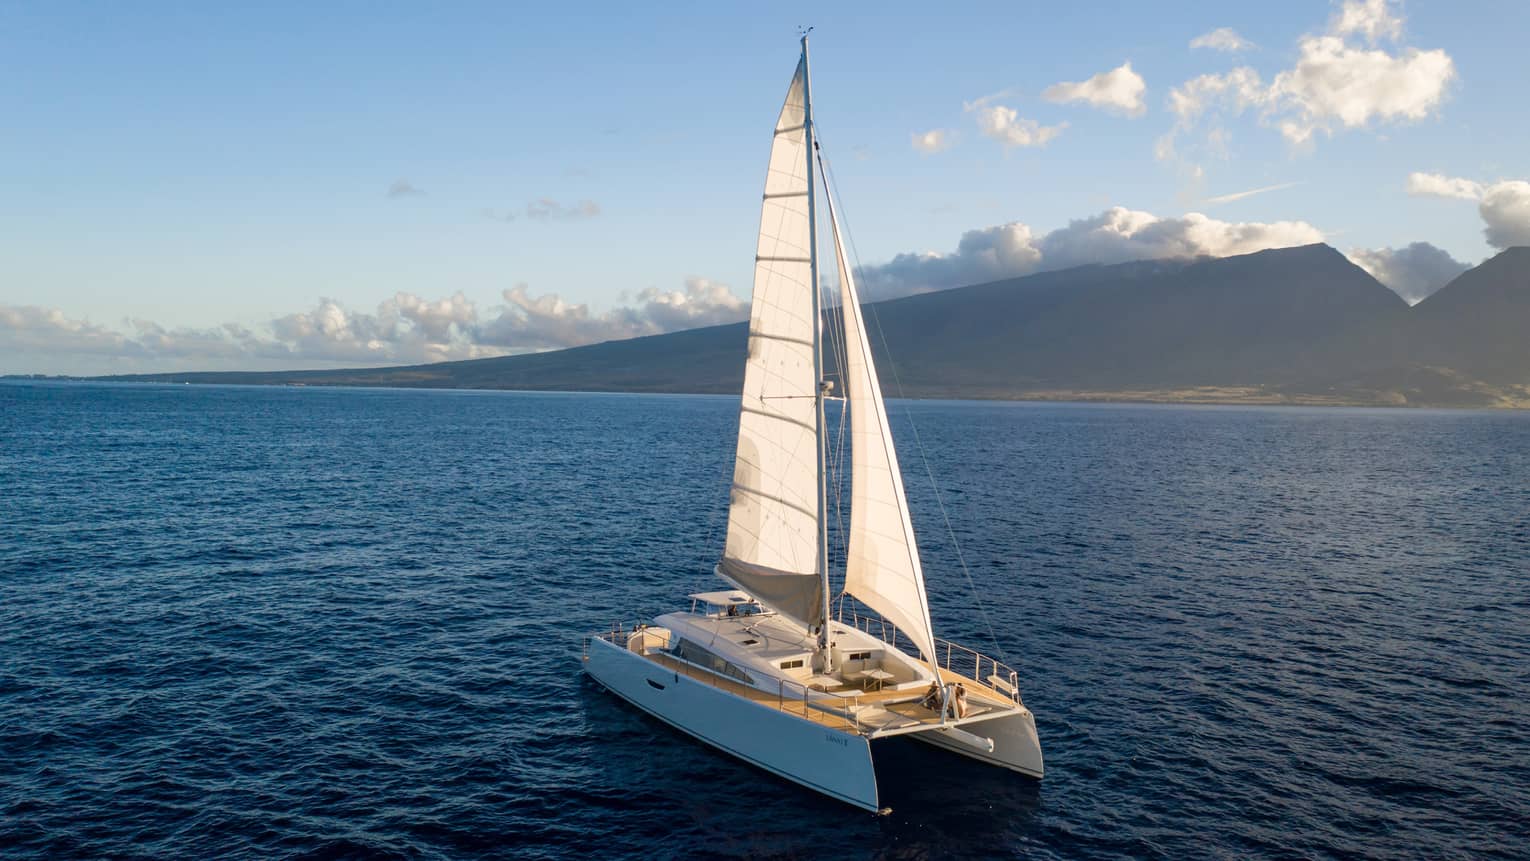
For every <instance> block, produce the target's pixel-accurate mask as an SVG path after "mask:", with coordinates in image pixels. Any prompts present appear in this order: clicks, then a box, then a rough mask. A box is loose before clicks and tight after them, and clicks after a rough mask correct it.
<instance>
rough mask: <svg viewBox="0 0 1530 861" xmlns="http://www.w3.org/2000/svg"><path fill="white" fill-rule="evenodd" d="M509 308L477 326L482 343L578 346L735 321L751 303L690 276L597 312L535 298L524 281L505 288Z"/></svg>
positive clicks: (551, 295)
mask: <svg viewBox="0 0 1530 861" xmlns="http://www.w3.org/2000/svg"><path fill="white" fill-rule="evenodd" d="M503 295H504V299H505V302H506V305H505V307H504V308H503V309H502V310H501V312H500V314H499V316H498V317H496V318H495V319H493V320H490V321H488V322H486V323H485V324H484V325H483V326H481V327H480V328H479V329H478V332H477V335H478V339H479V341H480V342H481V343H484V344H489V345H495V346H502V347H506V348H511V349H515V350H527V349H533V350H546V349H557V348H562V347H577V346H581V345H584V344H594V343H599V342H601V341H616V340H621V339H623V338H636V337H638V336H641V335H657V334H661V333H663V332H672V331H676V330H679V329H693V328H697V327H699V326H713V325H717V324H720V323H733V322H737V321H739V320H742V319H744V318H746V317H748V316H749V306H748V305H747V304H746V303H745V302H744V300H742V299H740V298H738V297H737V296H735V295H733V292H732V291H731V290H729V289H728V287H727V286H726V285H723V284H719V283H717V282H715V281H711V280H708V279H706V278H694V277H693V278H688V279H686V282H685V289H684V290H670V291H664V290H659V289H657V288H654V287H649V288H647V289H644V290H643V291H641V292H639V293H638V295H637V303H636V304H634V305H623V306H619V307H616V308H613V309H611V310H609V311H604V312H597V311H594V310H592V309H591V308H590V306H589V305H587V304H584V303H573V302H568V301H565V300H564V299H563V298H562V297H560V296H558V295H557V294H556V293H546V294H543V295H541V296H532V295H531V293H530V289H529V288H528V287H527V285H525V284H517V285H515V286H514V287H511V288H510V289H509V290H506V291H504V294H503Z"/></svg>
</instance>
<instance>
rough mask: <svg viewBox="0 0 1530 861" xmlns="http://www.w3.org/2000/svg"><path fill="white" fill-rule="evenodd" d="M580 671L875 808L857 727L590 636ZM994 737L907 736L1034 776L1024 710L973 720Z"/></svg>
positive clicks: (784, 771)
mask: <svg viewBox="0 0 1530 861" xmlns="http://www.w3.org/2000/svg"><path fill="white" fill-rule="evenodd" d="M585 672H587V673H589V674H590V676H591V678H593V679H595V680H596V681H597V682H600V683H601V684H602V685H604V686H605V687H606V688H608V689H609V690H611V691H612V692H613V693H615V694H617V695H618V696H620V697H621V698H622V699H625V700H627V701H628V702H630V703H632V704H633V705H635V706H637V707H638V708H640V709H642V710H643V711H646V712H648V713H649V714H651V715H653V716H654V717H656V718H658V719H659V720H662V721H664V722H665V723H667V724H669V725H670V726H672V727H674V728H675V729H678V730H680V731H681V732H684V733H686V734H687V735H690V736H692V737H694V738H697V739H700V740H701V741H704V742H706V743H707V744H710V745H712V746H713V747H716V748H718V749H719V750H722V751H725V752H727V753H731V754H733V755H734V756H736V757H738V758H739V759H742V760H744V761H746V762H749V763H751V764H753V765H757V766H759V767H760V768H763V769H765V770H766V771H769V772H771V773H773V774H776V775H778V776H780V777H783V778H785V779H787V780H790V781H792V782H793V783H798V784H801V785H802V786H806V787H808V788H809V789H813V790H816V791H818V792H821V793H823V794H825V795H829V796H832V797H834V798H837V799H839V800H841V801H844V802H846V803H847V804H853V805H855V806H856V807H859V808H862V809H864V810H870V811H873V812H876V811H878V810H880V806H879V804H878V799H877V778H876V770H875V768H874V767H873V764H872V759H871V742H870V740H869V739H867V738H866V737H865V736H862V735H860V734H858V733H851V732H843V731H840V730H836V729H832V728H830V727H827V726H824V725H822V724H816V723H813V722H812V721H811V720H807V719H805V718H803V717H801V716H800V715H794V714H792V713H790V712H785V711H781V710H778V709H774V708H768V707H762V706H760V705H759V704H757V703H754V702H751V701H749V700H748V699H745V698H743V697H740V696H736V695H734V694H732V693H729V692H728V691H725V690H722V689H720V688H717V687H714V686H712V685H710V684H707V683H706V682H704V681H699V680H697V679H693V678H690V677H688V676H685V675H681V674H679V673H676V672H674V671H672V670H670V669H668V668H666V667H664V666H662V665H660V664H657V663H655V662H654V661H651V660H649V659H647V658H645V657H643V656H641V655H639V654H637V653H635V652H632V651H629V650H627V649H624V648H622V647H620V646H617V645H613V644H612V643H610V642H608V641H606V640H604V639H602V638H599V637H595V638H591V640H590V646H589V653H588V655H586V657H585ZM977 726H979V727H981V729H980V730H979V731H980V732H981V733H982V734H983V735H985V736H989V737H991V738H992V741H993V748H992V750H991V751H983V750H978V749H974V748H973V747H972V746H971V745H968V744H964V743H962V742H961V741H959V740H957V739H956V738H954V737H952V736H949V735H948V734H946V733H944V732H941V731H939V730H932V731H927V732H919V733H914V734H912V736H913V738H915V739H917V740H919V741H923V742H926V743H928V744H932V745H935V746H936V747H941V748H945V749H947V750H950V751H952V752H953V753H958V754H961V755H962V756H966V757H968V758H971V759H976V760H979V761H982V762H986V763H989V764H991V765H997V766H999V767H1001V768H1006V769H1009V770H1011V771H1017V772H1020V773H1021V774H1026V775H1029V776H1031V777H1037V778H1039V777H1041V775H1042V761H1041V745H1040V743H1039V741H1038V739H1037V737H1036V724H1035V720H1034V719H1033V718H1032V716H1031V714H1030V713H1029V712H1025V713H1023V714H1019V715H1015V716H1013V717H1008V718H1000V719H996V720H991V721H985V722H983V723H982V724H979V725H977Z"/></svg>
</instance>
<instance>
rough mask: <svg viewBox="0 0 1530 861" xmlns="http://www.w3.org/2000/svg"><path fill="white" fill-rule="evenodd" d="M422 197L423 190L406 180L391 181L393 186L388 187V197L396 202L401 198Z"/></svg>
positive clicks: (423, 194)
mask: <svg viewBox="0 0 1530 861" xmlns="http://www.w3.org/2000/svg"><path fill="white" fill-rule="evenodd" d="M424 196H425V190H424V189H423V188H418V187H416V186H415V185H414V184H413V183H411V182H410V181H409V180H407V179H395V180H394V181H393V184H392V185H390V186H388V197H389V198H391V199H393V200H397V199H399V198H401V197H424Z"/></svg>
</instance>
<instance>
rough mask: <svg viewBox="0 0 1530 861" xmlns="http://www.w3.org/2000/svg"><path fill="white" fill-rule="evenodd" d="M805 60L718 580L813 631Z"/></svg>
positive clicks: (814, 479) (780, 175) (754, 326)
mask: <svg viewBox="0 0 1530 861" xmlns="http://www.w3.org/2000/svg"><path fill="white" fill-rule="evenodd" d="M806 88H807V58H806V54H805V53H804V56H803V59H802V60H801V61H800V62H798V64H797V73H796V75H795V76H794V77H793V78H792V83H791V86H790V87H789V88H788V89H787V91H786V103H785V105H784V106H783V107H782V108H781V115H780V117H779V118H778V119H777V120H776V128H775V137H774V142H773V143H772V144H771V149H770V169H769V172H768V173H767V174H766V178H765V199H764V204H763V205H762V206H761V209H760V238H759V244H758V246H757V249H756V252H755V264H754V298H753V301H752V304H751V307H750V312H749V354H748V358H747V360H746V362H745V366H744V396H743V404H742V407H741V409H740V413H739V428H738V456H737V459H736V460H735V462H734V471H733V490H732V493H731V495H730V498H729V504H728V537H727V543H726V545H725V547H724V550H723V558H722V562H721V564H720V565H719V566H718V572H719V573H720V574H721V575H722V576H723V577H725V578H727V579H728V580H730V581H732V582H733V583H734V584H735V585H737V586H738V587H739V588H741V589H744V590H745V591H747V592H749V593H751V594H752V595H754V596H755V597H756V598H758V599H760V600H761V601H763V602H764V603H766V604H768V605H770V606H772V607H774V608H775V609H777V610H779V611H780V612H782V613H785V614H786V615H788V616H791V617H793V618H795V619H797V620H798V621H800V622H802V623H804V624H807V625H817V624H818V623H819V622H820V621H822V618H823V598H822V594H823V591H822V581H821V579H820V575H819V560H820V555H821V552H822V545H821V544H820V526H819V478H818V472H819V436H818V407H817V400H816V398H817V394H818V392H817V387H818V366H817V340H816V338H817V330H818V320H817V312H816V309H817V302H816V296H815V291H816V290H817V285H816V284H815V283H814V277H813V276H814V272H813V263H812V255H813V248H812V244H813V239H812V236H813V230H812V219H811V211H812V208H811V202H810V196H809V195H810V185H811V182H812V174H811V172H810V171H811V167H810V163H809V161H808V158H809V155H808V153H809V151H810V148H811V141H812V136H811V131H812V130H811V128H810V127H809V124H808V122H807V91H806Z"/></svg>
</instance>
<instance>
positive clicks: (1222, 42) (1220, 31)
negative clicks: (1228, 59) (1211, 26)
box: [1190, 27, 1254, 54]
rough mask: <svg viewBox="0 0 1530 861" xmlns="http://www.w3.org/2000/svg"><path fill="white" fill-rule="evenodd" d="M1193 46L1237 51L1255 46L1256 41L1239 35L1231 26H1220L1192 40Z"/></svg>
mask: <svg viewBox="0 0 1530 861" xmlns="http://www.w3.org/2000/svg"><path fill="white" fill-rule="evenodd" d="M1190 47H1191V48H1210V49H1211V50H1213V51H1223V52H1226V53H1234V54H1235V53H1237V52H1239V51H1247V50H1248V49H1249V48H1252V47H1254V43H1253V42H1250V41H1249V40H1247V39H1245V38H1243V37H1242V36H1239V35H1238V31H1237V30H1234V29H1233V28H1231V27H1218V28H1216V29H1215V30H1212V31H1211V32H1209V33H1202V34H1201V35H1199V36H1196V37H1195V38H1194V39H1191V40H1190Z"/></svg>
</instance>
